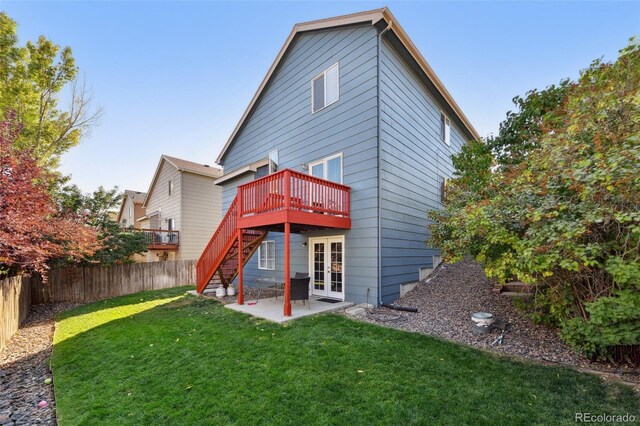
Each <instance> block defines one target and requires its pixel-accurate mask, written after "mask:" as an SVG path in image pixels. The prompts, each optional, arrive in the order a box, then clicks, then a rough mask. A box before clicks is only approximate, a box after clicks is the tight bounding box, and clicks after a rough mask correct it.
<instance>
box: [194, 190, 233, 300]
mask: <svg viewBox="0 0 640 426" xmlns="http://www.w3.org/2000/svg"><path fill="white" fill-rule="evenodd" d="M237 205H238V197H237V196H236V198H234V199H233V202H232V203H231V206H229V209H228V210H227V214H225V216H224V218H222V221H221V222H220V225H218V229H216V232H215V233H214V234H213V237H212V238H211V240H209V243H208V244H207V246H206V247H205V248H204V250H203V251H202V254H201V255H200V259H198V263H197V265H196V283H197V285H198V291H202V290H204V288H205V287H206V285H207V282H208V281H209V279H211V277H212V276H213V274H214V273H215V270H214V268H216V267H217V266H218V265H220V263H221V260H222V257H224V255H225V254H226V252H227V249H228V248H229V245H230V244H231V243H232V241H233V238H234V236H235V235H236V231H237V229H236V223H237V219H238V209H237Z"/></svg>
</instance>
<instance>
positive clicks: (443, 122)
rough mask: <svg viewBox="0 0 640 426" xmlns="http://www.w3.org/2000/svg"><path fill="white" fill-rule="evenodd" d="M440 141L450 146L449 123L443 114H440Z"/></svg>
mask: <svg viewBox="0 0 640 426" xmlns="http://www.w3.org/2000/svg"><path fill="white" fill-rule="evenodd" d="M440 139H442V142H444V143H446V144H447V145H451V122H450V121H449V117H447V116H446V115H444V112H441V113H440Z"/></svg>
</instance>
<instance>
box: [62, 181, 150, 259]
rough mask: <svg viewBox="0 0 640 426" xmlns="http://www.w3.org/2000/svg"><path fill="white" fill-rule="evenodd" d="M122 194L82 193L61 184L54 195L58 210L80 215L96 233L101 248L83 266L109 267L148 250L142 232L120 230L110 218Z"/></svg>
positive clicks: (112, 192) (103, 189) (116, 223)
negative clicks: (94, 264) (87, 264)
mask: <svg viewBox="0 0 640 426" xmlns="http://www.w3.org/2000/svg"><path fill="white" fill-rule="evenodd" d="M122 196H123V194H121V193H119V192H118V188H113V189H110V190H107V189H105V188H103V187H100V188H98V190H96V191H94V192H93V193H91V194H83V193H82V192H81V191H80V189H79V188H78V187H77V186H76V185H64V186H62V188H61V190H60V191H59V192H58V194H57V200H58V204H59V208H60V209H61V210H62V211H66V212H69V214H72V215H78V216H82V217H83V218H84V221H85V223H86V224H87V225H88V226H91V227H94V228H95V229H97V230H98V240H99V241H100V242H101V244H102V247H101V248H100V249H99V250H97V251H96V252H95V253H94V254H93V256H91V257H89V258H87V259H85V263H99V264H101V265H110V264H113V263H122V262H128V261H129V259H130V257H131V256H132V255H134V254H138V253H144V252H146V251H147V241H146V239H145V236H144V234H143V233H141V232H136V231H134V230H132V229H125V228H123V227H122V226H121V225H120V224H119V223H118V222H116V221H114V220H113V219H112V218H111V212H113V211H114V210H116V209H117V208H118V207H119V206H120V202H121V201H122Z"/></svg>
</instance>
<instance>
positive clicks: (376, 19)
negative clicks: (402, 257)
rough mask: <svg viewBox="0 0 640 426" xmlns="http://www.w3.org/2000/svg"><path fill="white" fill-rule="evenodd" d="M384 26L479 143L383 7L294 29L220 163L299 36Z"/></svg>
mask: <svg viewBox="0 0 640 426" xmlns="http://www.w3.org/2000/svg"><path fill="white" fill-rule="evenodd" d="M380 22H385V23H386V24H387V26H389V31H388V33H393V34H394V35H395V37H396V38H397V39H398V40H399V42H400V44H401V45H402V46H403V47H404V48H405V49H406V51H407V52H408V53H409V55H410V56H411V58H413V60H415V62H416V63H417V65H418V67H419V68H420V70H421V71H422V72H423V73H424V74H425V75H426V77H427V79H428V81H429V83H430V86H431V87H433V88H434V90H435V91H436V93H437V94H439V95H440V96H441V97H442V99H443V100H444V101H445V102H446V104H447V105H448V107H449V108H450V109H451V110H452V112H453V113H454V114H455V116H456V117H457V118H458V121H459V122H460V123H461V124H462V126H463V128H464V130H465V131H466V133H468V134H469V135H470V136H471V137H473V138H475V139H479V138H480V135H479V134H478V132H477V131H476V129H475V128H474V127H473V125H472V124H471V122H470V121H469V119H468V118H467V117H466V116H465V115H464V113H463V112H462V109H460V107H459V106H458V104H457V103H456V101H455V100H454V99H453V97H452V96H451V94H450V93H449V91H448V90H447V89H446V88H445V87H444V84H442V81H440V79H439V78H438V76H437V75H436V73H435V72H434V71H433V69H432V68H431V66H430V65H429V64H428V63H427V61H426V59H424V57H423V56H422V54H421V53H420V52H419V51H418V49H417V48H416V46H415V45H414V44H413V42H412V41H411V39H410V38H409V36H408V35H407V33H406V32H405V31H404V30H403V29H402V27H401V26H400V24H399V23H398V21H397V19H396V18H395V17H394V16H393V14H392V13H391V11H390V10H389V9H388V8H386V7H383V8H381V9H374V10H369V11H366V12H359V13H352V14H349V15H342V16H336V17H333V18H326V19H319V20H317V21H308V22H302V23H298V24H295V25H294V26H293V29H292V30H291V33H289V36H288V37H287V40H286V41H285V43H284V45H283V46H282V48H281V49H280V52H279V53H278V56H276V59H275V60H274V61H273V64H271V67H270V68H269V70H268V71H267V75H265V77H264V79H263V80H262V82H261V83H260V86H259V87H258V90H257V91H256V93H255V95H253V98H252V99H251V102H249V106H248V107H247V109H246V110H245V112H244V114H242V117H241V118H240V121H239V122H238V124H237V125H236V127H235V129H234V130H233V132H232V133H231V136H230V137H229V139H228V140H227V143H226V144H225V145H224V147H223V148H222V151H221V152H220V155H218V158H217V159H216V162H217V163H222V160H223V158H224V156H225V154H226V152H227V150H228V149H229V147H230V146H231V144H232V143H233V141H234V140H235V138H236V136H237V135H238V133H239V132H240V130H241V129H242V127H243V126H244V124H245V122H246V120H247V119H248V118H249V116H250V115H251V113H252V112H253V110H254V109H255V107H256V106H257V103H258V100H259V99H260V97H261V96H262V93H263V92H264V90H265V89H266V87H267V85H268V84H269V81H270V80H271V77H273V74H274V73H275V71H276V69H277V68H278V66H279V65H280V62H281V61H282V59H283V58H284V56H285V54H286V53H287V51H288V50H289V47H290V46H291V43H292V42H293V40H294V39H295V37H296V36H297V35H298V34H300V33H305V32H310V31H317V30H325V29H329V28H336V27H341V26H345V25H355V24H364V23H369V24H371V25H376V24H378V23H380Z"/></svg>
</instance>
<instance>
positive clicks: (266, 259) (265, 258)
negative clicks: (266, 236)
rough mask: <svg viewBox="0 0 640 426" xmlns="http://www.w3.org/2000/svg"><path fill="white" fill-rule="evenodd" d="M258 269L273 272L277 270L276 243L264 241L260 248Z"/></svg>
mask: <svg viewBox="0 0 640 426" xmlns="http://www.w3.org/2000/svg"><path fill="white" fill-rule="evenodd" d="M258 269H267V270H269V271H273V270H274V269H276V243H275V241H263V242H262V243H260V246H258Z"/></svg>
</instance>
